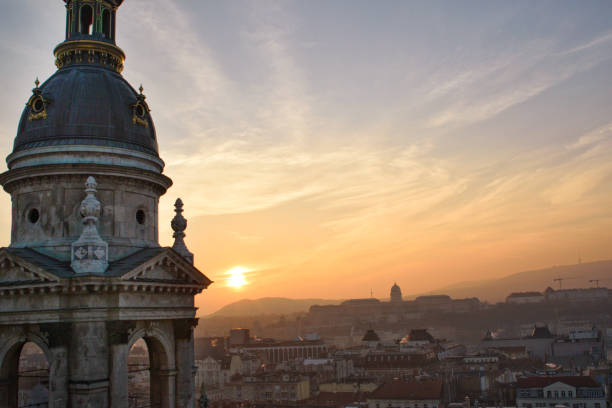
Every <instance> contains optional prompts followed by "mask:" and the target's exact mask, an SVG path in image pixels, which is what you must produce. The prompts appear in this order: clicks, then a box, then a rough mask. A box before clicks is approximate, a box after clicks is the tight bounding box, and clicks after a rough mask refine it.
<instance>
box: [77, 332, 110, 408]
mask: <svg viewBox="0 0 612 408" xmlns="http://www.w3.org/2000/svg"><path fill="white" fill-rule="evenodd" d="M68 358H69V362H70V383H69V386H68V387H69V390H70V404H69V406H71V407H91V408H107V407H109V406H110V405H109V398H108V395H109V377H108V361H109V351H108V340H107V335H106V326H105V323H104V322H82V323H73V325H72V339H71V345H70V353H69V356H68Z"/></svg>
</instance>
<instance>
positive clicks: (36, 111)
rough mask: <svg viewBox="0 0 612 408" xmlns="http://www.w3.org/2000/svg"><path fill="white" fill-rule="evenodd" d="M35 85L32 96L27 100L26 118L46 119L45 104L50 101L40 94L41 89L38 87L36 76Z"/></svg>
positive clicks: (30, 119) (38, 82)
mask: <svg viewBox="0 0 612 408" xmlns="http://www.w3.org/2000/svg"><path fill="white" fill-rule="evenodd" d="M34 85H36V87H35V88H34V89H32V96H31V97H30V99H29V100H28V103H27V106H28V108H29V110H30V113H29V114H28V120H29V121H30V122H31V121H33V120H44V119H47V106H48V105H49V104H50V103H51V101H50V100H49V99H45V98H44V97H43V96H42V91H41V90H40V88H39V85H40V81H39V80H38V78H36V81H35V82H34Z"/></svg>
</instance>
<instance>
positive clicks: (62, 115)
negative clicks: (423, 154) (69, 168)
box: [13, 65, 158, 156]
mask: <svg viewBox="0 0 612 408" xmlns="http://www.w3.org/2000/svg"><path fill="white" fill-rule="evenodd" d="M37 91H38V92H40V94H41V96H42V98H43V100H44V103H45V106H46V112H45V117H44V118H40V117H35V118H34V119H33V117H32V109H33V106H34V105H33V106H26V109H25V110H24V112H23V114H22V115H21V120H20V121H19V128H18V130H17V137H16V138H15V143H14V146H13V153H15V152H18V151H22V150H26V149H31V148H35V147H46V146H66V145H92V146H105V147H119V148H124V149H130V150H136V151H140V152H144V153H148V154H151V155H154V156H158V151H157V140H156V137H155V127H154V126H153V121H152V119H151V116H150V114H149V111H148V108H147V107H146V102H144V96H143V95H139V94H138V93H137V92H136V91H135V90H134V89H133V88H132V87H131V86H130V84H129V83H128V82H127V81H126V80H125V79H123V77H122V76H121V75H120V74H118V73H116V72H114V71H112V70H110V69H106V68H102V67H96V66H86V65H73V66H69V67H65V68H63V69H60V70H58V71H57V72H56V73H55V74H54V75H53V76H52V77H51V78H49V79H48V80H47V81H46V82H45V83H44V84H42V85H41V86H40V89H39V90H35V94H36V92H37ZM141 105H142V106H143V107H144V109H143V108H140V106H141ZM137 113H138V117H136V115H137Z"/></svg>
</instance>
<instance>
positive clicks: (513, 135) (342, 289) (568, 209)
mask: <svg viewBox="0 0 612 408" xmlns="http://www.w3.org/2000/svg"><path fill="white" fill-rule="evenodd" d="M58 3H59V0H58ZM143 4H145V2H144V1H139V0H128V1H126V2H125V4H124V5H123V6H122V10H121V13H120V14H119V17H118V19H119V25H118V29H119V30H118V33H117V43H118V45H119V46H120V47H122V48H123V49H124V50H125V51H126V52H127V53H128V58H127V61H126V64H125V71H124V75H125V77H126V78H127V80H128V81H129V82H130V83H132V84H134V85H136V84H140V83H142V84H143V86H144V93H145V94H146V95H147V101H148V102H149V104H150V106H151V108H152V115H153V118H154V121H155V125H156V128H157V134H158V142H159V146H160V152H161V154H162V157H164V159H165V160H166V170H165V174H166V175H168V176H169V177H171V178H172V179H173V180H174V186H173V187H172V188H171V189H170V190H169V191H168V193H166V195H165V196H164V197H162V200H161V203H160V225H161V227H160V241H161V243H162V245H170V244H171V242H172V233H171V229H170V226H169V223H170V219H171V218H172V215H173V206H172V204H173V202H174V200H175V199H176V198H177V197H181V198H182V199H183V201H184V203H185V213H184V215H185V217H186V218H187V219H188V220H189V226H188V228H187V231H186V233H187V238H186V242H187V245H188V247H189V249H190V250H191V251H192V252H193V253H194V254H195V263H196V265H197V266H198V267H199V268H200V269H201V270H203V271H205V272H206V273H207V275H208V276H209V277H211V278H212V279H213V280H214V281H216V283H215V284H213V285H212V286H211V287H210V288H209V289H208V290H207V291H205V292H204V294H203V295H200V296H198V298H197V299H198V302H199V303H198V306H200V307H201V310H200V313H201V314H208V313H211V312H213V311H214V310H216V309H218V308H219V307H221V306H223V305H224V304H227V303H231V302H232V301H234V300H237V299H240V298H258V297H264V296H280V295H281V294H287V295H288V297H322V298H350V297H367V296H368V295H369V293H370V289H372V288H373V289H374V291H375V293H379V294H380V293H385V294H386V293H387V292H388V288H389V287H390V286H391V284H392V283H393V281H397V282H398V283H400V286H402V290H403V291H404V293H405V294H411V293H419V292H426V291H428V290H433V289H436V288H439V287H443V286H445V285H447V284H451V283H456V282H461V281H469V280H478V279H487V278H495V277H501V276H505V275H508V274H511V273H513V272H520V271H523V270H529V269H536V268H539V267H547V266H552V265H555V264H571V263H575V262H576V261H577V260H578V258H580V257H581V258H582V259H583V260H585V261H590V260H598V259H608V258H610V253H611V252H610V245H609V242H610V238H612V233H611V232H610V231H612V229H611V228H610V227H611V226H612V216H611V215H610V212H609V210H608V209H609V208H610V205H611V204H612V183H610V182H609V180H610V176H611V175H612V164H611V162H610V160H609V158H610V154H611V153H612V119H610V112H611V109H610V107H612V92H611V91H612V81H611V80H610V78H609V72H610V71H611V70H612V52H611V51H612V25H611V24H610V23H609V22H610V21H612V20H611V17H612V5H611V4H610V3H608V2H590V3H589V5H590V7H584V6H583V5H582V4H576V3H572V2H539V3H537V4H532V3H528V2H513V3H512V4H500V3H496V4H491V3H488V2H476V1H473V2H463V3H461V4H454V3H436V2H428V3H422V4H420V3H408V2H393V1H389V2H385V3H377V4H376V6H374V5H371V4H368V2H361V1H357V2H355V1H350V2H349V1H330V2H308V3H306V2H294V1H291V2H267V3H255V2H244V1H227V2H223V3H220V2H203V1H202V2H199V1H182V2H168V1H161V0H159V1H151V2H147V4H149V5H150V7H148V8H146V9H145V10H146V11H144V12H143V11H142V7H143ZM262 4H264V5H263V6H262ZM5 8H6V10H5V13H4V16H3V23H4V24H3V25H2V27H0V30H1V31H0V32H2V34H3V36H2V38H4V40H3V41H2V42H0V49H1V50H2V52H3V54H4V55H5V58H6V61H19V63H14V62H13V63H10V64H3V66H2V68H1V69H2V71H1V72H2V74H3V75H4V76H5V77H7V78H12V80H11V81H5V82H4V83H3V84H4V85H3V93H2V95H0V101H2V104H3V107H4V109H3V110H2V111H1V112H0V123H1V124H2V126H1V127H0V132H1V133H0V140H2V143H0V149H2V150H1V151H0V153H2V154H4V155H5V156H6V155H7V154H8V153H9V152H10V150H11V148H12V141H13V139H14V137H15V130H16V128H17V122H18V119H19V115H20V114H21V109H22V108H23V104H24V103H25V102H26V100H27V97H28V95H29V94H30V90H31V88H32V87H33V83H34V79H35V78H36V77H38V78H40V80H44V79H46V78H48V77H49V76H50V75H51V74H52V73H53V72H54V71H55V67H54V66H53V57H52V55H50V52H49V50H50V49H52V48H53V47H54V46H55V45H57V44H58V43H60V42H61V41H62V40H63V38H64V26H63V25H62V22H63V20H62V18H63V17H62V16H63V14H64V12H65V11H64V10H63V8H62V7H60V6H59V5H56V7H40V5H39V4H38V2H36V1H33V0H28V1H22V2H12V3H11V4H8V5H6V6H5ZM24 16H31V18H30V21H31V23H32V25H33V26H35V27H36V29H35V30H32V28H31V27H30V26H27V25H23V24H20V23H18V22H20V21H23V19H24ZM134 21H139V22H141V23H137V24H129V23H128V22H134ZM41 32H44V33H46V35H44V36H41V35H40V33H41ZM143 44H146V46H143ZM41 67H44V69H43V68H41ZM0 208H1V209H3V210H4V211H5V212H6V213H8V212H9V211H10V197H9V195H8V194H2V195H0ZM0 222H1V223H2V224H0V227H1V228H2V231H4V233H3V234H2V235H1V238H0V239H2V242H3V245H7V244H8V243H9V238H10V237H9V235H10V234H9V231H10V221H9V219H8V217H5V219H3V220H2V221H0ZM228 271H234V273H233V274H230V275H228V274H227V272H228ZM241 277H242V278H241ZM232 279H234V280H232ZM241 279H244V280H241ZM231 282H234V283H236V284H235V285H234V287H228V285H227V284H228V283H231Z"/></svg>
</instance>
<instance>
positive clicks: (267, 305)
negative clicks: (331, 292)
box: [206, 297, 341, 318]
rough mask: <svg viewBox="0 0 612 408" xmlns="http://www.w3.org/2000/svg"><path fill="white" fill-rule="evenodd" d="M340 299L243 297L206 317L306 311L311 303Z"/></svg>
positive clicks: (333, 301)
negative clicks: (252, 298)
mask: <svg viewBox="0 0 612 408" xmlns="http://www.w3.org/2000/svg"><path fill="white" fill-rule="evenodd" d="M340 302H341V300H329V299H287V298H274V297H269V298H261V299H254V300H251V299H243V300H239V301H238V302H234V303H230V304H229V305H227V306H224V307H222V308H221V309H219V310H217V311H216V312H215V313H212V314H210V315H208V316H206V317H207V318H208V317H217V316H227V317H238V316H245V317H246V316H260V315H269V314H292V313H300V312H307V311H308V309H310V306H312V305H337V304H339V303H340Z"/></svg>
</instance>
